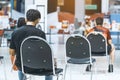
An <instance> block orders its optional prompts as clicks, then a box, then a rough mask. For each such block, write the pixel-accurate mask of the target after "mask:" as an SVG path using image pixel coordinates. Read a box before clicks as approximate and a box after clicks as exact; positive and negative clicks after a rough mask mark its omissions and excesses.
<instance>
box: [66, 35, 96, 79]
mask: <svg viewBox="0 0 120 80" xmlns="http://www.w3.org/2000/svg"><path fill="white" fill-rule="evenodd" d="M66 56H67V58H68V59H67V63H72V64H89V67H88V68H89V70H90V69H91V66H92V64H93V62H95V59H93V58H91V46H90V43H89V41H88V40H87V38H85V37H84V36H82V35H81V36H71V37H69V38H68V39H67V42H66ZM91 80H92V71H91Z"/></svg>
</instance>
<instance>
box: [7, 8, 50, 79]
mask: <svg viewBox="0 0 120 80" xmlns="http://www.w3.org/2000/svg"><path fill="white" fill-rule="evenodd" d="M26 18H27V22H26V25H24V26H22V27H20V28H18V29H16V30H15V31H14V32H13V33H12V38H11V42H10V47H9V48H10V49H9V53H10V57H11V62H12V64H13V69H14V70H18V77H19V80H24V77H25V75H24V74H23V73H22V70H21V58H20V45H21V42H22V41H23V40H24V39H25V38H26V37H28V36H39V37H41V38H43V39H46V36H45V33H44V32H43V31H42V30H40V29H37V28H35V27H36V24H37V23H38V22H39V20H40V19H41V14H40V12H39V11H38V10H35V9H29V10H28V11H27V13H26ZM15 56H16V59H15V64H14V58H15ZM45 80H52V76H45Z"/></svg>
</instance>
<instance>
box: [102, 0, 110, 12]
mask: <svg viewBox="0 0 120 80" xmlns="http://www.w3.org/2000/svg"><path fill="white" fill-rule="evenodd" d="M101 7H102V8H101V9H102V10H101V11H102V13H107V12H108V11H109V0H102V4H101Z"/></svg>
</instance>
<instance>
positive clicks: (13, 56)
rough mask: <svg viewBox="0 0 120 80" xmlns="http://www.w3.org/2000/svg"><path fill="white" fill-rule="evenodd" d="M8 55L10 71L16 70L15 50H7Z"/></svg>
mask: <svg viewBox="0 0 120 80" xmlns="http://www.w3.org/2000/svg"><path fill="white" fill-rule="evenodd" d="M9 53H10V59H11V62H12V65H13V66H12V69H13V70H15V71H16V70H18V68H17V66H16V65H15V59H16V55H15V50H14V49H9Z"/></svg>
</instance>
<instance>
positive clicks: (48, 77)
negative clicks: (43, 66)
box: [18, 71, 53, 80]
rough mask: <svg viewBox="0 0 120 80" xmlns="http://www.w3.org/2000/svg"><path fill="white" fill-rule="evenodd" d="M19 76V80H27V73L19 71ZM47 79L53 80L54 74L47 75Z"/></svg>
mask: <svg viewBox="0 0 120 80" xmlns="http://www.w3.org/2000/svg"><path fill="white" fill-rule="evenodd" d="M18 77H19V80H25V78H26V77H25V75H24V74H23V73H22V71H18ZM45 80H53V77H52V76H45Z"/></svg>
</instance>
